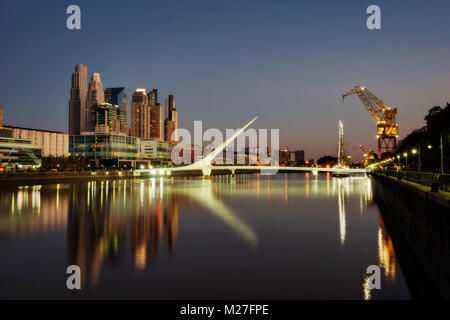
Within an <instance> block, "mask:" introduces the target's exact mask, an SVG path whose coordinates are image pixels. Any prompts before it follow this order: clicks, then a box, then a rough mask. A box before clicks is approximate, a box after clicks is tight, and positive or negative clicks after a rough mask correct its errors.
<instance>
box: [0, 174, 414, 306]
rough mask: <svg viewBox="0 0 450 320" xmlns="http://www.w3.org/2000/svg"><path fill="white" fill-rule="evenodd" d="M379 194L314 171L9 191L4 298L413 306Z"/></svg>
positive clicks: (357, 181) (368, 185) (0, 246)
mask: <svg viewBox="0 0 450 320" xmlns="http://www.w3.org/2000/svg"><path fill="white" fill-rule="evenodd" d="M372 190H373V181H372V180H371V179H370V178H367V177H363V176H361V177H350V178H332V177H331V176H330V175H328V174H323V175H322V174H321V175H319V177H318V178H316V177H313V176H312V175H310V174H308V173H290V174H278V175H276V176H263V175H259V174H247V175H237V176H236V177H232V176H214V177H211V178H208V179H204V178H170V177H168V178H151V179H142V180H139V179H137V180H109V181H106V180H105V181H89V182H83V183H61V184H44V185H35V186H19V187H13V188H6V189H5V188H3V189H1V190H0V298H44V299H47V298H146V299H221V298H228V299H241V298H242V299H410V298H411V292H410V290H409V289H408V285H407V284H406V283H407V282H406V281H405V276H404V273H403V272H402V268H404V267H406V268H407V267H408V266H402V265H401V264H400V263H399V259H398V258H397V254H396V247H395V243H393V240H392V239H391V236H390V234H389V232H388V230H387V228H386V227H385V225H384V223H383V219H382V217H381V214H380V211H379V209H378V206H377V204H376V203H375V202H374V199H373V198H374V196H373V191H372ZM69 265H78V266H79V267H80V269H81V290H68V289H67V286H66V280H67V277H68V276H69V275H68V274H66V268H67V267H68V266H69ZM370 265H378V266H379V267H380V270H381V289H373V290H371V289H370V288H369V279H368V275H367V274H366V269H367V267H368V266H370Z"/></svg>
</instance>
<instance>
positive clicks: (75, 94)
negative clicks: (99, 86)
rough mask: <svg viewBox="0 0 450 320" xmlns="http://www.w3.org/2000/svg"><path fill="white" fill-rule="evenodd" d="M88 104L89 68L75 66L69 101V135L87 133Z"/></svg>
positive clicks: (80, 65) (79, 65)
mask: <svg viewBox="0 0 450 320" xmlns="http://www.w3.org/2000/svg"><path fill="white" fill-rule="evenodd" d="M86 103H87V67H86V66H83V65H82V64H77V65H76V66H75V72H74V73H73V74H72V86H71V90H70V101H69V134H80V132H82V131H85V123H86V120H85V115H86V107H87V105H86Z"/></svg>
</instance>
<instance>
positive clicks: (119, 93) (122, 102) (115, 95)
mask: <svg viewBox="0 0 450 320" xmlns="http://www.w3.org/2000/svg"><path fill="white" fill-rule="evenodd" d="M105 102H107V103H110V104H113V105H117V106H120V111H121V112H120V113H121V121H122V122H123V123H122V124H121V127H124V126H126V128H127V132H128V92H127V88H123V87H122V88H106V90H105Z"/></svg>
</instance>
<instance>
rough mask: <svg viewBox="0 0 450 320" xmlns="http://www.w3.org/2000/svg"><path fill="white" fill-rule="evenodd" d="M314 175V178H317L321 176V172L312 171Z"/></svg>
mask: <svg viewBox="0 0 450 320" xmlns="http://www.w3.org/2000/svg"><path fill="white" fill-rule="evenodd" d="M312 174H313V176H314V178H317V177H318V176H319V171H318V170H312Z"/></svg>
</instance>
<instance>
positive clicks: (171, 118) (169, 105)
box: [164, 94, 178, 142]
mask: <svg viewBox="0 0 450 320" xmlns="http://www.w3.org/2000/svg"><path fill="white" fill-rule="evenodd" d="M177 129H178V110H177V109H176V108H175V99H174V97H173V95H172V94H171V95H169V97H168V99H166V119H165V121H164V138H165V140H166V141H170V142H177V141H178V135H177V134H175V135H174V136H173V137H172V134H173V133H174V132H176V130H177Z"/></svg>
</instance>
